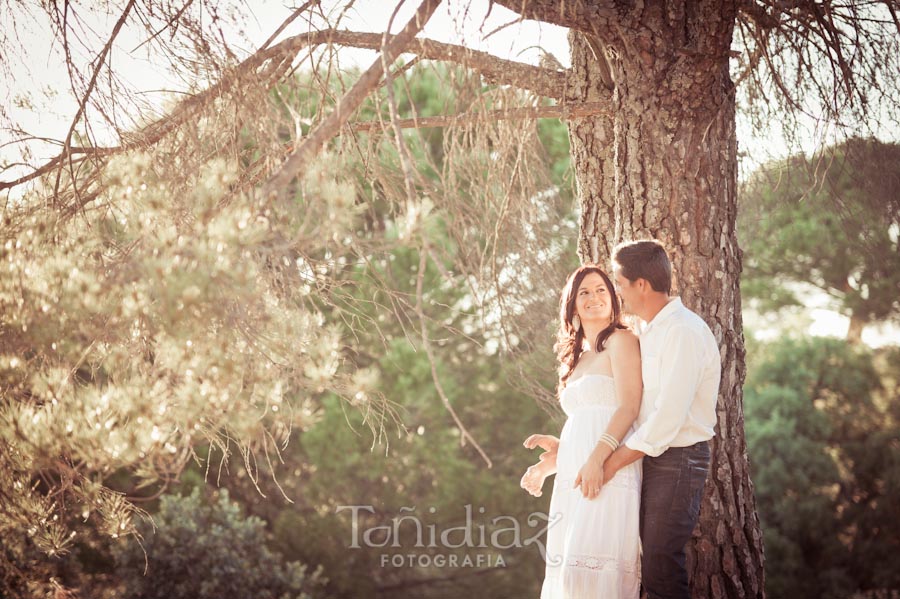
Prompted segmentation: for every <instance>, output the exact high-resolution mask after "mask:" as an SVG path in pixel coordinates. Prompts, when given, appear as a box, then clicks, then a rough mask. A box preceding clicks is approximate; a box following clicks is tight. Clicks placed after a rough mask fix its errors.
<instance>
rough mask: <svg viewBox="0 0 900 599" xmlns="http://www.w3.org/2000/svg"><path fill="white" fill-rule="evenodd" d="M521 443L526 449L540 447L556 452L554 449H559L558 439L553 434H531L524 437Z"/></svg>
mask: <svg viewBox="0 0 900 599" xmlns="http://www.w3.org/2000/svg"><path fill="white" fill-rule="evenodd" d="M522 445H524V446H525V447H526V448H528V449H534V448H535V447H540V448H541V449H543V450H544V451H549V452H551V453H556V450H557V449H559V439H558V438H557V437H554V436H553V435H531V436H530V437H528V438H527V439H525V442H524V443H522ZM542 459H543V458H542Z"/></svg>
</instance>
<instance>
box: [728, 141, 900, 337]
mask: <svg viewBox="0 0 900 599" xmlns="http://www.w3.org/2000/svg"><path fill="white" fill-rule="evenodd" d="M740 206H741V210H740V212H739V216H738V231H739V234H740V236H741V239H742V243H743V246H744V260H745V262H744V277H743V278H742V280H741V286H742V289H743V291H744V294H745V295H746V296H748V297H750V298H755V299H758V300H760V301H761V302H763V306H764V308H767V309H768V308H774V309H777V308H780V307H784V306H787V305H802V304H803V298H802V297H799V296H798V294H801V293H803V291H796V290H795V288H796V286H797V284H798V283H799V284H803V283H807V284H809V285H812V287H813V288H814V289H818V290H820V291H822V292H824V293H826V294H828V296H830V297H831V298H832V299H833V300H835V302H836V303H837V304H838V308H839V310H840V311H841V312H842V313H843V314H845V315H846V316H848V317H850V327H849V329H848V331H847V338H848V340H850V341H854V342H858V341H859V340H860V337H861V335H862V331H863V329H864V327H865V326H866V325H867V324H869V323H871V322H878V321H885V320H894V321H897V320H898V319H900V144H896V143H882V142H879V141H877V140H875V139H851V140H849V141H846V142H844V143H842V144H839V145H837V146H832V147H829V148H826V149H824V150H823V151H822V152H821V153H817V154H816V155H814V156H810V157H807V156H802V155H801V156H794V157H792V158H789V159H787V160H784V161H782V162H778V163H775V164H772V165H768V166H765V167H763V168H762V169H760V170H759V171H757V172H756V173H754V175H752V176H751V178H750V180H749V181H748V183H747V184H746V185H745V186H744V189H743V190H742V192H741V194H740Z"/></svg>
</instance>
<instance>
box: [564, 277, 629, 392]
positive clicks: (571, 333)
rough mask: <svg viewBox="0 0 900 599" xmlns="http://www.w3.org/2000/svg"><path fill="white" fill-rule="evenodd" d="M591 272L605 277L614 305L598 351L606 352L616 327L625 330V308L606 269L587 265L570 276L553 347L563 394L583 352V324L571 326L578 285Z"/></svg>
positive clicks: (599, 337) (598, 341)
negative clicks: (620, 302) (608, 340)
mask: <svg viewBox="0 0 900 599" xmlns="http://www.w3.org/2000/svg"><path fill="white" fill-rule="evenodd" d="M591 273H597V274H598V275H600V276H601V277H603V282H604V283H605V284H606V289H607V290H608V291H609V297H610V303H611V304H612V320H611V321H610V323H609V326H607V327H606V328H605V329H603V330H602V331H600V334H599V335H597V339H596V340H595V343H594V347H596V348H597V351H598V352H601V351H603V347H604V344H605V343H606V340H607V339H609V336H610V335H612V334H613V332H615V331H616V330H617V329H626V328H628V327H626V326H625V325H624V324H623V323H622V309H621V307H620V306H619V298H618V296H617V295H616V290H615V288H614V287H613V284H612V281H611V280H610V279H609V276H608V275H607V274H606V273H605V272H603V269H602V268H600V267H599V266H597V265H596V264H584V265H582V266H581V267H579V268H578V269H577V270H576V271H575V272H573V273H572V274H571V275H569V278H568V280H567V281H566V285H565V287H563V290H562V294H560V298H559V329H558V330H557V332H556V344H555V345H554V346H553V349H554V350H555V351H556V358H557V359H558V360H559V384H558V385H557V388H556V390H557V392H558V393H562V390H563V389H564V388H565V387H566V382H567V381H568V380H569V377H570V376H572V371H573V370H575V365H576V364H578V358H579V357H581V353H582V352H583V351H584V349H583V346H584V327H578V330H577V331H576V330H575V327H573V326H572V318H573V317H574V316H575V298H576V296H577V295H578V288H579V287H581V282H582V281H583V280H584V278H585V277H586V276H588V275H589V274H591Z"/></svg>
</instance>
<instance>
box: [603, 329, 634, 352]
mask: <svg viewBox="0 0 900 599" xmlns="http://www.w3.org/2000/svg"><path fill="white" fill-rule="evenodd" d="M607 344H608V345H607V347H609V348H610V349H611V350H613V351H632V350H635V349H636V350H638V351H640V343H639V342H638V336H637V335H635V334H634V333H633V332H632V331H631V329H617V330H616V331H615V332H614V333H613V334H612V335H610V336H609V339H607Z"/></svg>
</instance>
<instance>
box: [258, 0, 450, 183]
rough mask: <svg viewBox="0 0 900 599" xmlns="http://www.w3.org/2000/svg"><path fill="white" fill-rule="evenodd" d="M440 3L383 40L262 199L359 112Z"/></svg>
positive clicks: (423, 8) (428, 0)
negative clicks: (379, 50)
mask: <svg viewBox="0 0 900 599" xmlns="http://www.w3.org/2000/svg"><path fill="white" fill-rule="evenodd" d="M438 4H440V0H424V1H423V2H422V4H420V5H419V8H418V9H417V10H416V13H415V14H414V15H413V17H412V18H411V19H410V20H409V22H408V23H407V24H406V26H405V27H404V28H403V30H402V31H401V32H400V34H399V35H396V36H394V37H393V38H391V39H390V41H387V38H388V36H387V35H385V36H384V50H383V51H382V56H379V57H378V58H377V59H376V60H375V62H373V63H372V66H370V67H369V68H368V69H366V72H365V73H363V74H362V76H361V77H360V78H359V79H357V80H356V83H354V84H353V87H351V88H350V90H349V91H348V92H347V93H346V94H344V96H343V97H342V98H341V100H340V102H339V103H338V105H337V106H336V107H335V109H334V110H333V111H332V112H331V114H329V115H328V116H327V117H325V119H324V120H323V121H321V122H320V123H319V124H318V125H317V126H316V127H315V128H314V129H313V130H312V131H310V132H309V135H308V136H307V137H306V139H304V140H303V143H301V144H300V146H299V147H298V148H297V149H296V150H295V151H294V153H293V154H291V156H290V157H289V158H288V159H287V160H286V161H285V162H284V164H282V165H281V167H280V168H279V169H278V170H277V171H275V174H273V175H272V176H271V177H269V179H268V181H266V182H265V184H264V185H263V187H262V190H261V191H262V197H273V196H276V195H279V193H281V192H283V190H284V189H285V188H286V187H287V184H288V183H290V181H291V179H293V178H294V177H295V176H296V175H297V173H298V172H299V171H300V170H302V169H303V168H304V167H306V165H307V164H308V163H309V161H310V160H311V159H312V158H313V156H315V155H316V154H317V153H318V152H319V150H320V149H321V148H322V146H323V145H325V142H327V141H328V140H329V139H331V138H332V137H334V136H335V135H336V134H337V132H338V131H339V130H340V128H341V126H343V124H344V123H346V122H347V119H349V118H350V115H351V114H353V112H354V111H355V110H356V109H357V108H359V106H360V104H362V102H363V100H365V98H366V96H368V95H369V93H370V92H371V91H372V90H373V89H374V88H375V86H376V85H378V82H379V81H380V80H381V75H382V74H383V73H384V65H385V64H388V63H390V62H393V60H394V59H395V58H397V56H399V55H400V54H401V53H402V51H403V49H404V48H405V47H406V46H407V44H409V43H410V41H411V40H412V39H413V38H414V37H415V35H416V34H417V33H418V32H419V31H420V30H421V29H422V28H423V27H424V26H425V23H427V22H428V19H430V18H431V15H433V14H434V11H435V10H436V9H437V7H438Z"/></svg>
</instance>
